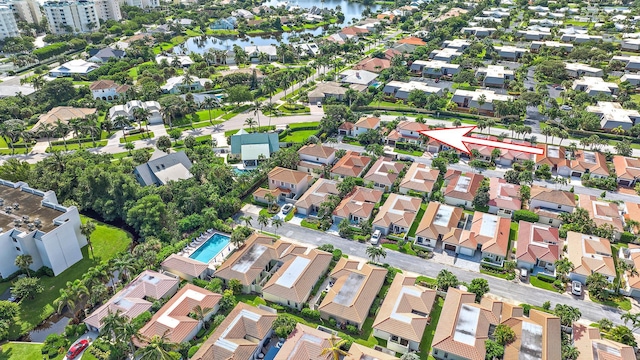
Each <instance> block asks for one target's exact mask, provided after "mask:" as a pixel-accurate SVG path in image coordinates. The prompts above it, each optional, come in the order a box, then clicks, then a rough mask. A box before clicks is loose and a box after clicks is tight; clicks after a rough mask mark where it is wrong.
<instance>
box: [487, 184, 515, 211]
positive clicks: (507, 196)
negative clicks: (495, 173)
mask: <svg viewBox="0 0 640 360" xmlns="http://www.w3.org/2000/svg"><path fill="white" fill-rule="evenodd" d="M489 206H495V207H497V208H499V209H508V210H513V211H516V210H520V209H521V208H522V201H521V200H520V185H514V184H510V183H508V182H507V181H506V180H505V179H503V178H491V179H489Z"/></svg>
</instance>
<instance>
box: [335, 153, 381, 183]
mask: <svg viewBox="0 0 640 360" xmlns="http://www.w3.org/2000/svg"><path fill="white" fill-rule="evenodd" d="M371 160H372V159H371V158H370V157H368V156H364V155H360V154H359V153H357V152H353V151H347V153H346V154H345V155H344V156H343V157H341V158H340V160H338V162H337V163H336V164H335V165H334V166H333V168H331V177H332V178H333V177H336V176H337V177H339V178H342V179H344V178H345V177H361V176H362V173H364V170H365V169H366V168H367V167H368V166H369V164H370V163H371Z"/></svg>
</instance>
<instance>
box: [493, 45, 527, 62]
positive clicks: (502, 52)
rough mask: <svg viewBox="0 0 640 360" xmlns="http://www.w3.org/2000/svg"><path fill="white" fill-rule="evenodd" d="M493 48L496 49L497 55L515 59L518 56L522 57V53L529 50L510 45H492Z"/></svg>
mask: <svg viewBox="0 0 640 360" xmlns="http://www.w3.org/2000/svg"><path fill="white" fill-rule="evenodd" d="M494 49H496V51H497V52H498V56H500V57H501V58H503V59H509V60H517V59H519V58H520V57H522V55H524V54H526V53H528V52H529V50H527V49H525V48H520V47H517V46H510V45H505V46H494Z"/></svg>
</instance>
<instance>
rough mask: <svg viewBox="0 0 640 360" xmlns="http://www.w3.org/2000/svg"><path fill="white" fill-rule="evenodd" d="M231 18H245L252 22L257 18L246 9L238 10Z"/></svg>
mask: <svg viewBox="0 0 640 360" xmlns="http://www.w3.org/2000/svg"><path fill="white" fill-rule="evenodd" d="M231 16H235V17H237V18H245V19H247V20H251V19H253V18H255V16H254V15H253V14H252V13H251V11H249V10H245V9H236V10H233V11H232V12H231Z"/></svg>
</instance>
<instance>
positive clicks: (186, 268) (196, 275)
mask: <svg viewBox="0 0 640 360" xmlns="http://www.w3.org/2000/svg"><path fill="white" fill-rule="evenodd" d="M160 266H162V270H163V271H166V272H170V273H172V274H174V275H176V276H179V277H180V278H181V279H184V280H187V281H189V282H191V281H193V279H202V280H204V279H205V278H207V277H208V276H210V275H212V274H213V271H211V270H209V264H206V263H203V262H201V261H198V260H195V259H192V258H190V257H188V256H180V255H177V254H171V255H169V257H168V258H166V259H165V260H164V261H163V262H162V263H161V264H160Z"/></svg>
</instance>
